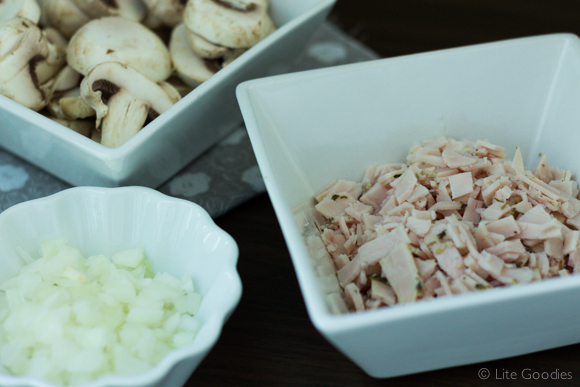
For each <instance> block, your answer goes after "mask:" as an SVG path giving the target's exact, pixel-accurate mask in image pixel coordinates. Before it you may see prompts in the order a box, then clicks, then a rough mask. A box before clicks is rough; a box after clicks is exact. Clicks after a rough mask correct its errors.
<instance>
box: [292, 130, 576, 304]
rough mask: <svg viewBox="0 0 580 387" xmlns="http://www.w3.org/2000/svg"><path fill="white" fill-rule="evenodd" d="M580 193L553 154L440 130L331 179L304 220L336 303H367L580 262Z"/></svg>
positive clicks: (440, 292)
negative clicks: (400, 159)
mask: <svg viewBox="0 0 580 387" xmlns="http://www.w3.org/2000/svg"><path fill="white" fill-rule="evenodd" d="M578 194H579V187H578V183H577V182H576V181H574V180H572V173H571V172H570V171H566V170H562V169H558V168H550V166H549V165H548V163H547V160H546V158H545V157H542V158H541V159H540V162H539V163H538V166H537V167H536V168H535V169H534V170H533V171H529V170H526V168H525V166H524V162H523V157H522V152H521V150H520V149H519V148H516V151H515V155H514V157H513V159H512V160H506V159H505V150H504V149H503V148H502V147H500V146H497V145H494V144H491V143H490V142H488V141H483V140H478V141H477V142H475V143H474V142H469V141H456V140H452V139H448V138H445V137H437V138H434V139H431V140H427V141H424V142H422V143H420V144H417V145H415V146H413V147H412V148H411V149H410V150H409V153H408V155H407V164H383V165H372V166H370V167H369V168H367V170H366V172H365V175H364V178H363V180H362V183H361V184H357V183H353V182H348V181H345V180H338V181H335V182H333V183H331V184H329V185H328V186H327V187H326V188H324V189H323V190H322V191H321V192H320V193H319V194H317V195H316V196H315V199H316V205H315V209H316V210H317V211H316V214H315V215H314V216H310V217H306V218H304V219H306V220H307V221H306V223H305V222H304V219H303V220H302V221H301V222H302V223H301V224H312V223H313V222H316V224H317V225H318V226H319V229H320V235H317V236H316V237H315V238H314V237H312V236H308V237H307V245H308V250H309V252H310V254H311V256H312V257H313V259H314V264H315V271H316V272H317V273H318V274H319V278H320V283H321V285H320V286H321V289H322V291H323V292H324V293H325V294H328V296H327V300H328V302H329V307H330V310H331V311H332V312H334V313H339V312H344V310H345V309H348V310H351V311H361V310H365V309H375V308H379V307H384V306H391V305H394V304H396V303H406V302H412V301H416V300H424V299H429V298H436V297H440V296H445V295H451V294H458V293H464V292H469V291H480V290H484V289H488V288H491V287H498V286H505V285H513V284H524V283H528V282H532V281H537V280H540V279H543V278H549V277H555V276H566V275H570V274H571V273H572V272H573V273H577V272H580V200H579V199H578ZM308 219H314V220H313V222H310V221H308ZM305 235H311V232H310V233H308V234H306V233H305ZM333 277H334V278H335V280H334V281H332V280H331V278H333ZM338 288H340V289H342V293H341V294H338V293H337V291H338V290H337V289H338Z"/></svg>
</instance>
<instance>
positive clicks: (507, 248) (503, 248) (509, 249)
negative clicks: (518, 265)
mask: <svg viewBox="0 0 580 387" xmlns="http://www.w3.org/2000/svg"><path fill="white" fill-rule="evenodd" d="M486 251H487V252H488V253H490V254H493V255H495V256H497V257H499V258H501V259H503V260H504V262H513V261H515V260H516V259H518V258H520V257H522V256H524V255H526V248H525V246H524V245H523V244H522V242H521V240H519V239H516V240H513V241H503V242H501V243H498V244H497V245H495V246H492V247H489V248H487V249H486Z"/></svg>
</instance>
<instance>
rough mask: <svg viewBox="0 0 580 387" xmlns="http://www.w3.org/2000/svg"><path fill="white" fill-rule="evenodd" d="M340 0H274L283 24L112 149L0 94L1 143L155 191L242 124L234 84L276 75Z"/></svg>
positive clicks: (86, 181) (69, 170)
mask: <svg viewBox="0 0 580 387" xmlns="http://www.w3.org/2000/svg"><path fill="white" fill-rule="evenodd" d="M335 2H336V0H291V1H288V0H270V14H271V16H272V18H273V19H274V22H275V23H276V25H277V26H278V27H279V28H278V29H277V30H276V31H275V32H274V33H272V34H271V35H269V36H268V37H266V38H265V39H264V40H262V41H260V42H259V43H258V44H256V45H255V46H254V47H252V48H251V49H250V50H248V51H247V52H246V53H244V54H243V55H242V56H240V57H239V58H238V59H236V60H235V61H234V62H232V64H230V65H229V66H227V67H226V68H224V69H223V70H221V71H219V72H218V73H217V74H215V75H214V76H213V77H211V78H210V79H209V80H208V81H206V82H204V83H203V84H202V85H201V86H199V87H197V88H196V89H195V90H193V91H192V92H191V93H189V94H188V95H187V96H186V97H185V98H183V99H182V100H181V101H179V102H178V103H176V104H175V105H174V106H172V107H171V108H170V109H169V110H168V111H166V112H165V113H163V114H161V116H159V117H158V118H157V119H155V120H154V121H153V122H152V123H150V124H149V125H147V126H146V127H145V128H143V130H141V131H139V132H138V133H137V134H136V135H135V136H134V137H132V138H131V139H129V141H127V142H126V143H125V144H123V145H122V146H120V147H119V148H115V149H110V148H106V147H104V146H102V145H100V144H97V143H95V142H93V141H91V140H90V139H88V138H86V137H84V136H82V135H80V134H78V133H75V132H73V131H72V130H70V129H67V128H65V127H64V126H62V125H60V124H57V123H55V122H53V121H52V120H50V119H48V118H46V117H44V116H42V115H41V114H39V113H36V112H34V111H32V110H30V109H28V108H25V107H23V106H21V105H19V104H18V103H16V102H14V101H11V100H10V99H8V98H6V97H4V96H2V95H0V146H2V147H4V148H6V149H7V150H9V151H10V152H12V153H15V154H17V155H18V156H20V157H22V158H24V159H26V160H28V161H29V162H31V163H33V164H35V165H37V166H38V167H40V168H42V169H44V170H46V171H47V172H50V173H52V174H53V175H55V176H57V177H59V178H61V179H62V180H64V181H66V182H68V183H70V184H72V185H77V186H79V185H93V186H103V187H117V186H126V185H141V186H146V187H152V188H155V187H157V186H159V185H160V184H161V183H163V182H164V181H165V180H167V179H169V178H170V177H171V176H173V175H174V174H175V173H176V172H177V171H179V170H180V169H181V168H183V167H185V166H186V165H187V164H188V163H190V162H191V161H192V160H193V159H194V158H196V157H197V156H199V155H201V154H202V153H203V152H204V151H205V150H207V149H208V148H209V147H210V146H212V145H213V144H215V143H217V142H218V141H219V140H221V139H222V138H223V137H225V135H226V134H228V133H229V132H230V131H231V130H233V129H234V128H235V127H236V125H237V124H239V123H240V122H241V121H242V117H241V115H240V111H239V108H238V105H237V103H236V98H235V87H236V86H237V85H238V84H239V83H240V82H242V81H245V80H247V79H251V78H256V77H260V76H266V75H271V74H278V73H279V72H280V69H281V68H285V67H286V65H287V64H288V63H291V62H292V61H293V60H294V59H295V58H296V57H297V56H298V55H299V53H300V50H301V48H302V47H303V46H304V45H305V44H306V42H307V41H308V39H309V38H310V36H311V35H312V34H313V33H314V32H315V31H316V29H317V28H318V27H319V26H320V25H321V24H322V23H323V21H324V20H325V19H326V16H327V14H328V12H329V11H330V9H331V8H332V6H333V5H334V3H335Z"/></svg>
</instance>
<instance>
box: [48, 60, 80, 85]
mask: <svg viewBox="0 0 580 387" xmlns="http://www.w3.org/2000/svg"><path fill="white" fill-rule="evenodd" d="M79 83H81V75H80V74H79V73H77V72H76V71H74V70H73V69H72V67H70V66H68V65H67V66H64V67H63V68H62V69H61V70H60V71H59V73H58V74H57V75H56V77H55V78H54V91H55V92H56V91H66V90H70V89H74V88H75V87H77V86H78V85H79Z"/></svg>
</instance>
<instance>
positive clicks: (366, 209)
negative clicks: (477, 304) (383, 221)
mask: <svg viewBox="0 0 580 387" xmlns="http://www.w3.org/2000/svg"><path fill="white" fill-rule="evenodd" d="M344 212H346V214H347V215H349V216H351V217H353V218H354V219H356V220H358V221H359V222H361V221H362V217H363V215H364V214H369V215H370V214H372V213H373V208H372V207H371V206H368V205H366V204H364V203H361V202H354V203H351V204H350V205H349V206H348V207H347V208H346V209H345V210H344Z"/></svg>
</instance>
